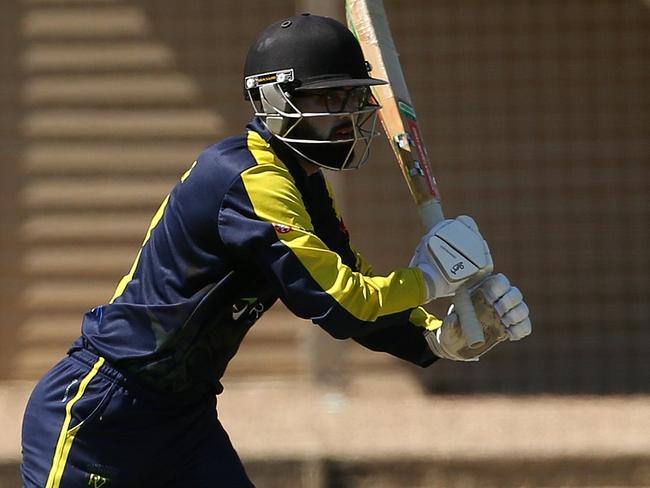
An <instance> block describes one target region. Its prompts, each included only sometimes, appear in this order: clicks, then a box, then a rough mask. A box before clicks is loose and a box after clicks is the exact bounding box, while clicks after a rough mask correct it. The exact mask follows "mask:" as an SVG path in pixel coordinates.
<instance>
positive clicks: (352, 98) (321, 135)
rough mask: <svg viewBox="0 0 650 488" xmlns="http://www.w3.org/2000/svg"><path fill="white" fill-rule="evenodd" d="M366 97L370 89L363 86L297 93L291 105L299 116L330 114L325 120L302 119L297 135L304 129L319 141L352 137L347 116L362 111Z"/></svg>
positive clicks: (352, 128)
mask: <svg viewBox="0 0 650 488" xmlns="http://www.w3.org/2000/svg"><path fill="white" fill-rule="evenodd" d="M369 97H370V90H369V88H368V87H366V86H362V87H342V88H334V89H327V90H311V91H309V92H303V93H301V92H298V93H297V94H295V95H294V96H293V98H292V102H293V103H294V104H295V105H296V107H298V109H300V111H301V112H302V113H306V114H308V113H319V114H322V113H327V114H331V115H330V116H327V117H306V118H304V119H303V120H302V121H301V123H300V125H302V126H303V127H302V128H301V130H300V132H303V131H305V130H308V131H309V132H311V134H312V135H313V136H315V137H316V138H317V139H320V140H341V139H352V138H354V127H353V124H352V118H351V117H350V115H349V114H350V113H354V112H356V111H358V110H361V109H362V108H364V107H365V106H366V105H367V104H368V100H369ZM337 114H340V115H337Z"/></svg>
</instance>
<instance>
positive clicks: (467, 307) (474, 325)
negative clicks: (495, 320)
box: [453, 286, 485, 349]
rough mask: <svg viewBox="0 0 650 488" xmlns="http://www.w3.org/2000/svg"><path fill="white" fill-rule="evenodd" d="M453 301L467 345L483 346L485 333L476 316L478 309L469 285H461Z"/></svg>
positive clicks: (474, 347) (473, 347)
mask: <svg viewBox="0 0 650 488" xmlns="http://www.w3.org/2000/svg"><path fill="white" fill-rule="evenodd" d="M453 302H454V310H455V311H456V313H457V314H458V319H459V321H460V326H461V329H462V331H463V335H464V336H465V341H466V342H467V345H468V346H469V348H470V349H477V348H479V347H481V346H482V345H483V344H485V335H484V334H483V328H482V327H481V323H480V322H479V320H478V318H477V317H476V310H474V306H473V305H472V299H471V298H470V296H469V290H468V289H467V287H465V286H461V287H460V288H458V290H456V294H455V295H454V299H453Z"/></svg>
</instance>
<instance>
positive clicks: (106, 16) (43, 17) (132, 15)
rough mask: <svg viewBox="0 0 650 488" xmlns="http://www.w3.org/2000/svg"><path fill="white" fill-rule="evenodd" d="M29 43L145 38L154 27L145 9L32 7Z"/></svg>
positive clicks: (26, 22)
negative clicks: (48, 40) (50, 40)
mask: <svg viewBox="0 0 650 488" xmlns="http://www.w3.org/2000/svg"><path fill="white" fill-rule="evenodd" d="M22 31H23V35H24V36H25V38H26V40H27V41H34V40H42V39H57V40H64V39H79V38H83V39H102V38H111V39H120V38H126V39H129V38H142V36H143V35H145V34H148V33H150V32H151V25H150V23H149V21H148V19H147V17H146V15H145V13H144V12H143V11H142V9H140V8H137V7H135V6H129V5H114V4H110V3H108V2H102V3H99V2H92V3H88V4H86V5H51V6H45V5H43V6H41V5H34V6H30V7H29V8H28V10H27V11H26V13H25V15H24V18H23V25H22Z"/></svg>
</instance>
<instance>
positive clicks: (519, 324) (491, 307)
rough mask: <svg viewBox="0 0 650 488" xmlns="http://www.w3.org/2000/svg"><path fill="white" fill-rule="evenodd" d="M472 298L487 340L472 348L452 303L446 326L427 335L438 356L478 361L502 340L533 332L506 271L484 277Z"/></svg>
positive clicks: (513, 338) (515, 338) (524, 309)
mask: <svg viewBox="0 0 650 488" xmlns="http://www.w3.org/2000/svg"><path fill="white" fill-rule="evenodd" d="M471 298H472V305H473V306H474V310H475V311H476V316H477V318H478V320H479V322H480V324H481V327H482V329H483V334H484V335H485V343H484V344H483V346H480V347H478V348H475V349H470V348H469V346H468V345H467V343H466V341H465V337H464V335H463V331H462V328H461V325H460V321H459V319H458V315H457V314H456V313H455V312H453V306H452V307H451V308H450V311H449V314H448V315H447V317H445V319H444V321H443V325H442V326H441V327H440V328H439V329H437V330H435V331H431V333H432V334H435V335H434V336H431V337H429V336H428V337H427V342H428V343H429V345H430V346H432V347H431V349H432V350H433V352H434V353H435V354H436V355H438V356H440V357H444V358H447V359H452V360H456V361H476V360H478V358H479V357H480V356H481V355H483V354H485V353H486V352H487V351H489V350H490V349H492V348H493V347H494V346H496V345H497V344H499V343H500V342H503V341H505V340H508V339H509V340H511V341H515V340H519V339H522V338H524V337H526V336H527V335H529V334H530V333H531V330H532V325H531V322H530V319H529V318H528V307H527V306H526V304H525V303H524V301H523V296H522V294H521V292H520V291H519V289H517V288H515V287H512V286H511V285H510V282H509V281H508V279H507V278H506V277H505V276H504V275H503V274H497V275H492V276H490V277H488V278H486V279H485V280H483V281H482V282H481V283H480V284H479V285H478V286H476V287H474V288H473V289H472V292H471ZM432 343H434V344H433V345H432Z"/></svg>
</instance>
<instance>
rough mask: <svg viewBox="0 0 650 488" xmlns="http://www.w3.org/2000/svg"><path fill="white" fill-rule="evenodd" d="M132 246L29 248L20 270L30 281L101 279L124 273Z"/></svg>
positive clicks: (130, 260) (73, 245) (127, 267)
mask: <svg viewBox="0 0 650 488" xmlns="http://www.w3.org/2000/svg"><path fill="white" fill-rule="evenodd" d="M135 251H136V249H135V247H134V246H130V245H121V246H119V245H118V246H116V245H113V246H110V247H107V246H106V245H102V244H95V245H92V244H90V245H85V246H81V245H79V244H71V245H67V246H66V245H63V246H51V245H50V246H40V247H31V248H30V249H29V250H28V251H26V252H25V255H24V258H23V266H22V269H23V271H24V273H25V275H26V277H27V278H28V279H30V280H38V279H43V278H53V277H59V278H64V279H65V278H75V277H76V278H78V279H88V278H101V277H103V276H118V275H119V274H120V273H122V274H124V273H125V272H126V271H127V270H128V269H129V267H130V265H131V262H132V260H133V253H134V252H135Z"/></svg>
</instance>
